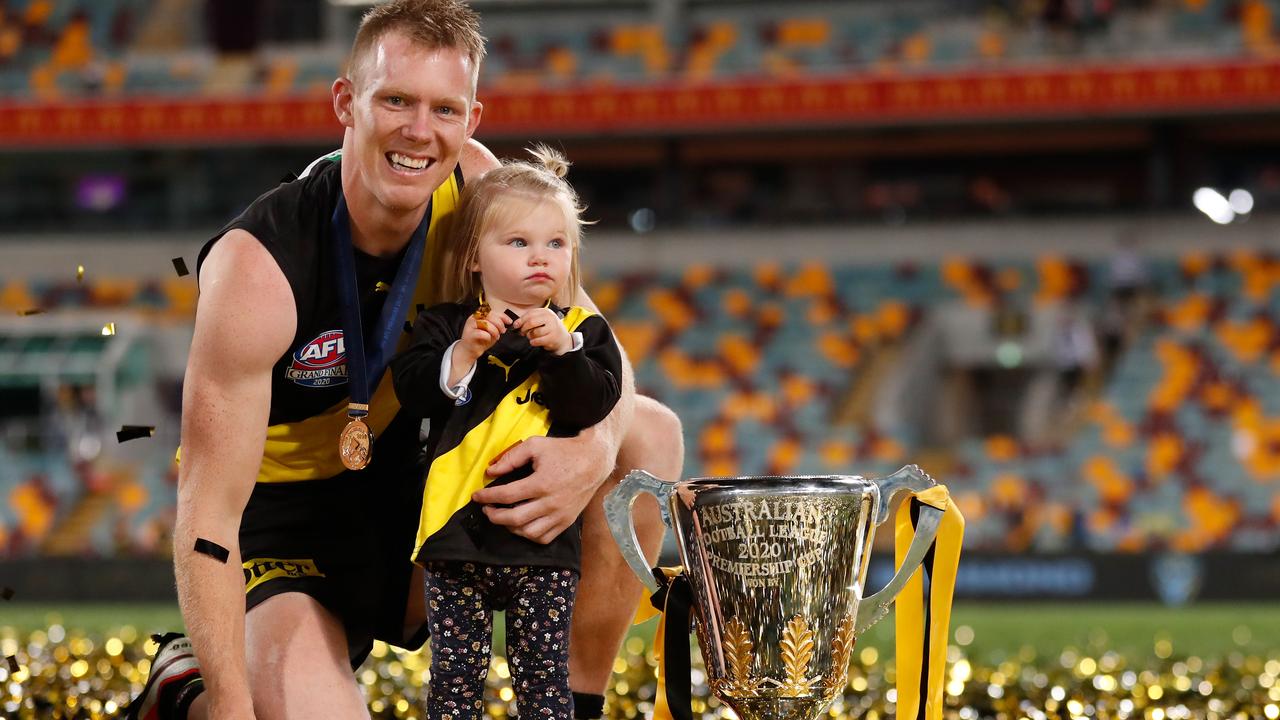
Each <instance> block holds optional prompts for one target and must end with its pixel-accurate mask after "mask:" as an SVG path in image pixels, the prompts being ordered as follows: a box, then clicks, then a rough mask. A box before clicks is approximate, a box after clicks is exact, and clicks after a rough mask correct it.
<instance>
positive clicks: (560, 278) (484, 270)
mask: <svg viewBox="0 0 1280 720" xmlns="http://www.w3.org/2000/svg"><path fill="white" fill-rule="evenodd" d="M501 202H503V203H505V204H507V207H505V208H503V211H502V212H500V213H498V217H497V219H496V220H495V221H494V222H493V223H492V224H491V226H490V227H489V228H487V229H486V231H485V232H484V233H483V234H482V235H481V236H480V248H479V253H478V256H477V258H476V263H475V265H473V266H472V268H471V269H472V271H475V272H479V273H480V283H481V285H482V286H483V287H484V294H485V297H486V298H487V299H489V300H500V301H502V302H504V303H506V304H508V305H514V306H524V307H531V306H535V305H543V304H544V303H546V302H547V300H548V299H549V298H551V297H552V296H554V295H555V294H556V293H557V292H558V291H559V290H560V289H561V288H562V287H563V286H564V283H565V281H566V280H567V279H568V277H569V268H570V265H571V263H572V261H573V247H572V246H571V240H570V238H569V234H568V233H567V227H566V225H567V217H566V215H565V211H564V208H563V207H561V205H560V203H558V202H557V201H555V200H553V199H545V200H535V199H533V198H528V197H523V196H520V195H509V196H507V197H504V198H503V199H502V201H501Z"/></svg>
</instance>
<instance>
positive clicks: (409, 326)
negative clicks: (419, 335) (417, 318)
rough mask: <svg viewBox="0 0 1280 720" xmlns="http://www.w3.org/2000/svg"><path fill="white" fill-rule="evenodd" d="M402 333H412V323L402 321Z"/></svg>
mask: <svg viewBox="0 0 1280 720" xmlns="http://www.w3.org/2000/svg"><path fill="white" fill-rule="evenodd" d="M404 331H405V332H413V323H411V322H409V321H408V320H405V321H404Z"/></svg>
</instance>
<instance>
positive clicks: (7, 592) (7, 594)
mask: <svg viewBox="0 0 1280 720" xmlns="http://www.w3.org/2000/svg"><path fill="white" fill-rule="evenodd" d="M0 597H2V598H4V600H5V602H8V601H10V600H12V599H13V588H11V587H9V586H8V585H6V586H5V588H4V591H3V592H0Z"/></svg>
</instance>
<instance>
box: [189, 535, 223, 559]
mask: <svg viewBox="0 0 1280 720" xmlns="http://www.w3.org/2000/svg"><path fill="white" fill-rule="evenodd" d="M194 549H195V551H196V552H198V553H200V554H201V555H208V556H209V557H211V558H213V559H214V560H217V561H218V562H220V563H225V562H226V561H227V558H229V557H231V551H229V550H227V549H226V548H224V547H222V546H221V545H219V544H218V543H216V542H214V541H212V540H205V539H204V538H196V546H195V548H194Z"/></svg>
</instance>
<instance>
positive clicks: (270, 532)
mask: <svg viewBox="0 0 1280 720" xmlns="http://www.w3.org/2000/svg"><path fill="white" fill-rule="evenodd" d="M482 43H483V41H482V38H481V37H480V34H479V30H478V19H477V17H476V15H475V14H474V13H473V12H472V11H471V10H470V9H469V8H467V7H466V6H465V5H464V4H462V3H461V2H460V1H459V0H393V2H390V3H387V4H384V5H380V6H378V7H376V8H375V9H374V10H372V11H370V13H369V14H368V15H367V16H366V17H365V20H364V21H363V22H362V23H361V27H360V30H359V32H358V33H357V36H356V40H355V43H354V45H353V49H352V56H351V61H350V64H349V68H348V77H346V78H340V79H338V80H337V81H335V83H334V85H333V103H334V110H335V112H336V114H337V116H338V118H339V120H340V121H341V123H342V124H343V126H344V127H345V132H344V137H343V144H342V153H341V160H340V161H335V160H334V159H332V158H326V159H322V160H320V161H317V163H315V164H313V166H312V167H311V168H308V171H307V172H306V173H305V174H304V177H303V178H300V179H299V180H297V181H295V182H292V183H288V184H285V185H281V186H280V187H278V188H276V189H275V190H273V191H271V192H269V193H267V194H266V195H263V196H262V197H261V198H259V199H258V200H257V201H256V202H255V203H254V204H253V205H252V206H251V207H250V208H249V209H248V210H246V211H245V213H244V214H243V215H241V216H240V217H239V218H237V219H236V220H235V221H233V222H232V223H231V224H230V225H228V226H227V228H225V229H224V231H223V232H222V233H221V234H220V235H219V237H218V238H216V239H215V240H214V241H212V242H210V244H209V245H206V247H205V249H204V250H203V251H202V253H201V256H200V263H199V271H198V276H199V283H200V290H201V296H200V301H199V305H198V308H197V313H196V325H195V335H194V338H193V340H192V347H191V354H190V358H189V361H188V367H187V376H186V382H185V386H184V387H185V391H184V392H185V396H184V399H183V407H184V412H183V428H182V438H183V449H182V459H181V470H180V478H179V486H178V518H177V525H176V528H175V537H174V569H175V575H176V578H177V583H178V596H179V602H180V605H181V607H182V612H183V617H184V619H185V621H186V625H187V629H188V632H189V634H190V638H189V639H187V638H183V637H181V636H176V635H170V636H166V637H165V638H163V639H162V640H161V647H160V649H159V650H158V651H157V653H156V657H155V660H154V662H153V665H152V673H151V677H150V679H149V680H148V683H147V686H146V687H145V688H144V690H143V692H142V694H141V695H140V696H139V697H138V699H137V700H136V701H135V703H134V704H133V706H132V707H131V708H130V710H129V712H128V715H127V717H129V718H147V719H158V720H173V719H174V718H193V719H204V718H217V719H218V720H240V719H242V718H258V719H259V720H274V719H276V718H290V719H292V718H306V719H308V720H310V719H312V718H319V717H323V718H335V719H338V720H343V719H348V718H367V717H368V712H367V710H366V708H365V704H364V698H363V696H362V695H361V693H360V690H359V687H358V685H357V684H356V682H355V679H354V677H353V676H352V674H351V671H350V670H351V667H352V666H354V665H355V664H358V663H359V662H360V661H361V660H362V659H363V657H364V656H365V655H366V654H367V652H368V648H369V647H370V645H371V643H372V640H373V639H374V638H381V639H385V640H388V641H390V642H393V643H396V644H401V645H408V646H416V645H417V644H420V643H421V642H422V639H423V638H422V636H421V632H420V628H421V627H422V625H423V615H424V611H423V608H422V602H423V599H422V593H421V589H420V586H419V585H418V584H417V583H418V582H420V581H418V580H417V579H416V578H415V582H413V583H411V582H410V568H411V566H410V565H409V561H408V552H409V549H410V548H409V545H410V544H411V539H412V519H411V518H410V517H409V514H407V513H406V510H413V511H416V505H414V503H412V502H411V501H410V499H411V498H412V497H413V496H414V494H416V493H420V492H421V486H420V485H419V484H418V483H419V482H420V480H421V475H422V468H421V467H420V466H419V465H418V463H417V461H416V455H417V452H418V447H417V443H418V428H417V427H415V426H413V425H412V424H411V423H409V422H407V421H406V419H405V418H401V417H399V416H398V414H397V411H398V409H399V406H398V404H397V403H396V401H395V397H394V393H393V391H392V389H391V387H390V386H391V383H390V382H389V381H385V382H381V383H378V382H377V380H378V378H380V377H381V376H382V374H383V370H382V368H381V367H380V362H382V361H385V359H386V357H387V356H389V354H390V352H391V350H394V347H392V346H394V345H395V344H396V342H397V341H398V340H399V337H400V334H401V333H400V325H401V323H402V321H403V318H404V317H406V315H405V313H406V310H405V308H406V307H407V308H408V309H409V310H412V309H413V307H414V306H415V305H416V304H417V303H419V302H429V301H431V300H432V299H433V298H431V297H430V294H429V293H430V292H431V290H432V289H433V287H434V284H435V283H434V282H433V281H434V278H432V277H425V278H423V279H422V280H421V281H419V278H418V269H419V267H421V266H422V265H421V261H420V260H419V259H418V256H419V255H420V254H421V253H423V252H426V251H425V250H424V246H432V245H433V244H434V245H435V246H436V248H438V242H439V241H441V240H443V238H441V237H437V235H439V234H440V232H441V231H440V230H439V228H440V227H441V225H442V218H444V217H445V216H446V215H447V214H448V212H449V211H450V210H451V209H452V206H453V203H454V202H456V199H457V193H458V190H459V187H460V184H461V183H462V182H465V180H466V179H467V178H474V177H477V176H478V175H480V174H482V173H483V172H485V171H486V170H488V169H490V168H492V167H494V166H496V164H497V161H496V159H495V158H494V157H493V156H492V154H490V153H489V152H488V151H487V150H485V149H484V148H483V147H482V146H480V145H479V144H478V143H476V142H474V141H472V140H471V136H472V134H473V133H474V132H475V129H476V126H477V124H478V123H479V121H480V116H481V111H482V107H481V105H480V103H479V102H477V101H476V100H475V87H476V78H477V76H478V72H479V64H480V61H481V59H482V56H483V44H482ZM436 251H437V252H438V249H437V250H436ZM427 265H428V266H432V267H438V266H439V265H438V263H434V264H433V263H431V262H430V261H428V263H427ZM403 268H408V270H406V271H404V272H402V269H403ZM580 301H586V302H589V301H587V300H586V298H585V296H583V297H582V298H580ZM384 310H385V312H384ZM386 342H390V345H385V346H384V344H380V343H386ZM388 347H390V348H391V350H388V349H387V348H388ZM362 375H364V376H367V378H368V380H371V381H372V382H362V379H363V378H362V377H361V376H362ZM623 378H624V379H623V385H624V391H623V398H622V400H621V401H620V402H619V404H618V408H617V409H615V411H614V412H613V414H612V415H610V417H609V418H607V419H606V420H605V421H604V422H602V423H601V424H600V425H597V426H596V427H594V428H591V429H588V430H586V431H584V432H582V433H581V434H580V435H579V436H578V437H575V438H564V439H550V438H535V439H531V440H529V441H526V442H525V443H522V444H520V445H518V446H516V447H515V448H513V449H511V450H509V451H507V452H506V453H505V454H504V455H502V456H501V457H499V458H495V462H494V464H493V466H492V468H491V470H490V472H491V474H492V475H494V476H497V475H501V474H504V473H507V472H509V471H511V470H512V469H514V468H516V467H519V466H522V465H524V464H526V463H530V462H531V463H532V464H533V467H534V469H535V472H534V473H533V474H532V475H530V476H529V477H528V478H525V479H524V480H521V481H517V482H514V483H511V484H509V485H504V486H500V487H491V488H486V489H484V490H481V491H479V492H478V493H476V495H475V496H474V497H475V500H476V501H477V502H480V503H484V504H486V508H485V512H486V514H488V516H489V518H490V519H491V520H492V521H493V522H495V523H498V524H501V525H505V526H507V527H508V528H510V529H511V530H512V531H513V532H515V533H517V534H519V535H522V536H524V537H527V538H529V539H532V540H535V541H539V542H547V541H549V540H551V539H552V538H554V537H555V536H556V535H557V534H559V533H560V531H562V530H563V529H565V528H566V527H568V526H569V525H570V524H571V523H572V522H573V521H574V519H575V518H576V517H577V516H578V515H579V514H580V513H581V514H583V515H584V525H585V527H584V530H583V547H584V557H583V563H582V581H581V585H580V593H581V600H580V602H579V604H578V608H577V610H576V612H575V617H574V619H573V620H574V624H573V635H572V640H571V659H570V665H571V673H572V685H573V688H574V690H575V691H576V692H575V704H576V705H578V706H579V707H580V708H581V711H580V712H579V713H578V715H579V716H580V717H598V716H599V714H600V710H601V704H602V703H603V693H604V690H605V687H606V685H607V682H608V678H609V673H610V669H611V667H612V663H613V658H614V656H615V655H616V654H617V651H618V647H619V644H620V643H621V639H622V637H623V635H624V634H625V631H626V628H627V626H628V625H629V623H630V619H631V615H632V613H633V612H634V610H635V605H636V601H637V599H638V598H639V588H640V586H639V584H638V583H636V582H635V581H634V579H633V578H632V577H631V574H630V570H629V568H628V567H627V566H626V564H625V562H623V561H622V560H621V558H620V556H619V555H618V553H617V551H616V550H615V549H614V548H613V542H612V540H611V538H610V537H609V533H608V530H607V527H606V526H605V523H604V520H603V512H602V509H601V507H600V498H601V496H602V495H603V493H604V492H606V490H607V488H608V487H609V486H610V485H611V483H606V482H604V480H605V478H604V476H605V475H607V474H608V472H606V471H607V470H608V469H609V468H613V467H615V459H616V467H617V468H618V470H617V471H616V472H615V473H614V474H615V475H617V474H620V473H621V472H622V471H624V470H625V469H628V468H631V467H640V466H643V467H647V468H649V469H650V470H652V471H654V472H655V473H657V474H659V475H662V476H665V477H672V478H675V477H678V476H679V474H680V457H681V452H680V450H681V448H680V428H679V423H678V421H677V420H676V419H675V417H674V415H672V414H671V413H670V411H669V410H666V409H665V408H662V407H661V406H659V405H658V404H657V403H654V402H652V401H649V400H646V399H643V398H636V397H635V396H634V391H633V388H632V381H631V376H630V368H629V367H624V373H623ZM366 427H367V428H371V430H372V432H373V435H374V437H375V438H376V441H375V442H374V443H373V445H372V447H371V452H372V458H371V463H370V464H369V465H368V467H366V468H364V469H344V468H343V463H344V462H354V463H356V465H355V466H358V465H359V464H360V463H359V462H358V461H359V460H363V458H355V457H352V456H351V454H350V453H344V454H342V455H340V453H339V450H338V445H339V437H341V438H343V440H344V442H345V441H346V440H347V439H349V438H351V437H356V438H358V439H361V440H362V441H363V440H367V438H368V436H367V435H364V434H363V433H366V432H368V430H367V429H366ZM624 436H625V441H624ZM349 467H352V466H349ZM414 516H415V517H416V515H414ZM657 517H658V516H657V509H656V506H650V507H648V508H646V509H645V512H643V513H642V518H641V519H640V521H639V522H640V524H641V527H642V533H643V535H644V536H645V537H644V540H645V541H646V544H647V545H648V546H649V547H650V548H651V550H656V548H654V545H656V542H657V540H658V538H659V537H660V531H661V525H660V523H659V522H658V520H657ZM410 588H413V589H412V590H411V589H410ZM406 598H409V601H408V602H407V603H406ZM246 606H247V610H246ZM197 660H198V664H197Z"/></svg>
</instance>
